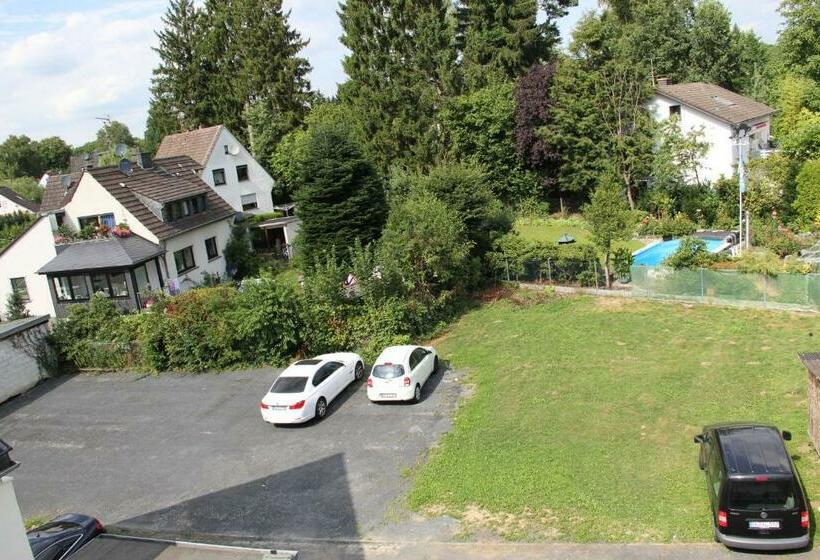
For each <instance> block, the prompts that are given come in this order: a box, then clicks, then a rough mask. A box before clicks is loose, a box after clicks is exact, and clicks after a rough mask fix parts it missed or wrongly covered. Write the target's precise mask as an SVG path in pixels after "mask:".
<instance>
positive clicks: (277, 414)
mask: <svg viewBox="0 0 820 560" xmlns="http://www.w3.org/2000/svg"><path fill="white" fill-rule="evenodd" d="M362 377H364V361H363V360H362V357H361V356H359V355H358V354H354V353H352V352H339V353H336V354H322V355H321V356H316V357H315V358H311V359H309V360H300V361H298V362H296V363H294V364H292V365H291V366H290V367H288V368H287V369H286V370H285V371H283V372H282V373H281V374H280V375H279V377H277V378H276V381H274V382H273V385H271V388H270V390H269V391H268V394H267V395H265V397H264V398H263V399H262V402H261V403H260V404H259V409H260V411H261V412H262V418H263V419H264V420H265V422H270V423H271V424H299V423H301V422H307V421H308V420H310V419H312V418H319V419H321V418H324V417H325V415H326V414H327V407H328V405H330V403H331V402H333V399H335V398H336V397H337V396H339V395H340V394H341V393H342V391H344V390H345V388H347V386H348V385H350V384H351V383H353V382H354V381H358V380H359V379H361V378H362Z"/></svg>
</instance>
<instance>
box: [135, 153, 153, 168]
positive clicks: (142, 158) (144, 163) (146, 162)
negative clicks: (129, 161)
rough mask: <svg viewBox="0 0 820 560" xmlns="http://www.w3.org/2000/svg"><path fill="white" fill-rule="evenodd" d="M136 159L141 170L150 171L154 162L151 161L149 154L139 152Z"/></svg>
mask: <svg viewBox="0 0 820 560" xmlns="http://www.w3.org/2000/svg"><path fill="white" fill-rule="evenodd" d="M136 159H137V165H139V166H140V167H142V168H143V169H151V168H153V167H154V161H153V160H152V159H151V154H149V153H148V152H139V153H138V154H137V158H136Z"/></svg>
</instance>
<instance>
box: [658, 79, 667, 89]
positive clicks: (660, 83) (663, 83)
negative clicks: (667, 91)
mask: <svg viewBox="0 0 820 560" xmlns="http://www.w3.org/2000/svg"><path fill="white" fill-rule="evenodd" d="M668 85H669V78H658V86H660V87H665V86H668Z"/></svg>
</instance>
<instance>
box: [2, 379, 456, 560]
mask: <svg viewBox="0 0 820 560" xmlns="http://www.w3.org/2000/svg"><path fill="white" fill-rule="evenodd" d="M442 369H444V368H442ZM275 375H276V372H275V371H274V370H272V369H268V370H257V371H246V372H232V373H223V374H220V375H215V374H203V375H164V376H160V377H146V376H137V375H126V374H108V375H100V376H86V375H78V376H74V377H62V378H57V379H52V380H49V381H47V382H45V383H43V384H41V385H40V386H38V387H37V388H35V389H34V390H32V391H31V392H29V393H28V394H26V395H23V396H21V397H17V398H16V399H13V400H11V401H9V402H7V403H5V404H3V405H0V437H2V438H3V439H5V440H6V441H8V442H9V443H10V444H11V445H12V446H13V447H14V451H13V456H14V458H15V459H16V460H17V461H19V462H20V463H21V467H20V468H19V469H18V470H17V471H15V472H14V484H15V489H16V492H17V496H18V500H19V502H20V507H21V509H22V511H23V515H24V516H25V517H29V516H33V515H44V516H52V515H56V514H59V513H64V512H69V511H72V512H73V511H76V512H82V513H87V514H90V515H94V516H97V517H99V518H100V519H102V520H103V521H104V522H105V524H106V525H108V526H109V527H114V528H116V529H118V530H123V531H128V532H133V533H149V534H158V535H165V536H172V537H175V538H186V539H191V540H197V539H198V540H206V541H211V542H223V543H229V542H235V543H241V542H248V543H264V544H265V545H266V546H274V547H275V546H279V547H283V548H284V547H286V546H290V545H294V544H299V543H310V542H318V543H321V542H324V541H328V542H330V541H336V542H351V541H356V540H357V539H360V538H362V537H363V536H364V535H365V534H367V533H368V532H369V531H371V530H373V529H374V528H377V527H379V526H380V525H382V524H383V523H384V520H385V516H386V515H388V514H389V513H390V512H394V511H395V510H396V507H397V506H396V503H397V498H398V497H399V496H401V494H402V493H403V492H404V490H406V488H407V484H408V481H407V478H406V476H405V471H406V469H408V468H409V467H412V466H413V465H414V464H415V463H416V462H417V461H418V460H419V459H420V458H422V457H423V454H424V452H425V451H426V450H427V449H429V448H430V447H431V446H432V445H433V444H434V443H435V442H436V441H437V440H438V438H439V437H440V435H441V434H442V433H443V432H445V431H447V430H448V429H449V428H450V420H451V413H452V411H453V409H454V408H455V406H456V403H457V401H458V398H459V395H460V393H461V385H460V383H459V382H458V381H457V380H456V378H455V375H453V374H452V373H451V372H449V371H445V372H443V373H439V374H437V375H435V376H434V377H431V378H430V381H428V383H427V385H426V386H425V391H424V398H423V400H422V402H421V403H419V404H417V405H395V404H390V405H377V404H373V403H370V402H369V401H368V400H367V397H366V395H365V387H364V386H363V385H362V384H361V383H360V384H357V385H355V386H351V387H348V389H347V390H346V391H345V392H344V393H342V395H340V397H338V398H337V400H336V401H334V403H333V404H332V405H331V407H330V411H329V415H328V416H327V418H325V419H324V420H323V421H321V422H315V423H309V424H307V425H303V426H298V427H274V426H272V425H269V424H266V423H264V422H263V421H262V419H261V417H260V414H259V411H258V408H257V407H258V403H259V400H260V399H261V397H262V396H263V394H264V393H265V392H266V391H267V389H268V387H269V386H270V384H271V382H272V380H273V379H274V378H275ZM348 556H349V557H355V554H354V555H348Z"/></svg>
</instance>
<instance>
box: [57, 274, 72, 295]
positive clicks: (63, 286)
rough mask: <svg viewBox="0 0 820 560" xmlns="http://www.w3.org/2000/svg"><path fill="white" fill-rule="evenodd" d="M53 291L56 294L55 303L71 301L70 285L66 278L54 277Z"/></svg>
mask: <svg viewBox="0 0 820 560" xmlns="http://www.w3.org/2000/svg"><path fill="white" fill-rule="evenodd" d="M54 291H55V292H56V293H57V301H71V285H70V284H69V283H68V278H67V277H66V276H55V277H54Z"/></svg>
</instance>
